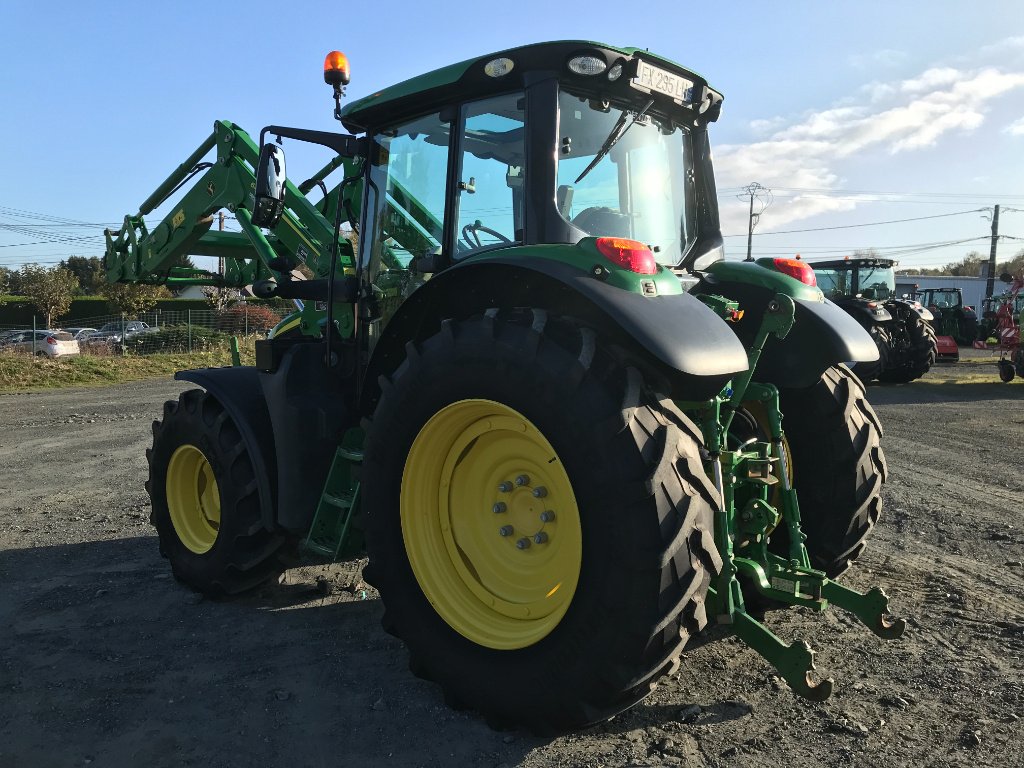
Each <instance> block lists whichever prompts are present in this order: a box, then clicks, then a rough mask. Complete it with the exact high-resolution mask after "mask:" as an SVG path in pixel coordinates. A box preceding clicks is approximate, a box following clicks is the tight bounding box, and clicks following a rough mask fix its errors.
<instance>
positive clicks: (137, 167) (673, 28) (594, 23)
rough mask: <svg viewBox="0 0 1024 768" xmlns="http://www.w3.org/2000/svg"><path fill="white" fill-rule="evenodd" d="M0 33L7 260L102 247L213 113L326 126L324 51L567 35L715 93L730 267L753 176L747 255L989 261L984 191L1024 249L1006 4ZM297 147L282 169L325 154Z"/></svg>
mask: <svg viewBox="0 0 1024 768" xmlns="http://www.w3.org/2000/svg"><path fill="white" fill-rule="evenodd" d="M0 34H2V35H3V43H2V44H0V135H2V136H3V137H4V139H5V140H4V142H3V144H2V145H0V147H2V149H0V152H2V154H3V158H2V163H0V168H2V169H3V183H2V184H0V266H7V267H12V268H17V267H19V266H20V265H22V264H23V263H26V262H36V263H40V264H43V265H47V266H49V265H52V264H56V263H57V262H58V261H59V260H61V259H62V258H66V257H68V256H70V255H81V256H100V255H102V251H103V238H102V229H103V227H105V226H118V225H119V224H120V222H121V221H122V220H123V218H124V216H125V215H126V214H129V213H134V212H136V211H137V210H138V207H139V204H140V203H141V202H142V201H143V200H144V199H145V198H146V197H147V196H148V195H149V194H150V193H151V192H152V191H153V190H154V189H155V188H156V187H157V186H158V185H159V184H160V182H162V181H163V179H164V178H165V177H166V176H168V175H169V174H170V173H171V171H173V170H174V168H175V167H176V166H177V165H178V164H179V163H181V162H182V161H184V160H185V159H186V158H187V157H188V155H189V154H191V152H192V151H193V150H194V149H195V148H196V147H197V146H198V145H199V144H200V143H201V142H202V141H203V140H204V139H205V138H206V137H207V136H208V135H209V133H210V131H211V129H212V125H213V121H214V120H216V119H227V120H231V121H234V122H235V123H238V124H239V125H241V126H242V127H244V128H246V129H247V130H248V131H249V132H250V133H251V134H253V135H255V134H258V132H259V130H260V128H261V127H262V126H263V125H266V124H271V123H276V124H280V125H294V126H301V127H308V128H317V129H322V130H335V129H337V128H338V125H337V123H336V122H335V121H334V120H333V118H332V108H333V101H332V99H331V98H330V89H329V87H328V86H326V85H325V84H324V83H323V78H322V75H321V72H322V62H323V57H324V55H325V54H326V53H327V52H328V51H330V50H332V49H340V50H342V51H344V52H345V53H346V54H347V55H348V58H349V61H350V63H351V69H352V83H351V85H350V86H349V88H348V94H349V98H351V99H355V98H359V97H361V96H364V95H367V94H370V93H373V92H375V91H377V90H379V89H380V88H382V87H385V86H387V85H391V84H393V83H396V82H399V81H402V80H405V79H407V78H409V77H412V76H414V75H416V74H420V73H423V72H426V71H429V70H431V69H435V68H438V67H441V66H444V65H446V64H450V63H454V62H457V61H462V60H464V59H468V58H472V57H475V56H478V55H479V56H482V55H485V54H487V53H490V52H493V51H498V50H501V49H505V48H510V47H514V46H517V45H523V44H527V43H532V42H541V41H544V40H562V39H580V40H597V41H602V42H607V43H610V44H612V45H616V46H622V47H626V46H636V47H641V48H649V49H650V50H651V51H654V52H657V53H659V54H660V55H663V56H665V57H667V58H670V59H674V60H675V61H678V62H680V63H681V64H683V65H685V66H687V67H689V68H691V69H693V70H695V71H697V72H699V73H701V74H702V75H704V76H705V77H707V79H708V80H709V82H710V83H711V85H712V86H713V87H714V88H716V89H717V90H720V91H721V92H722V93H723V94H724V96H725V102H724V108H723V111H722V116H721V118H720V119H719V121H718V122H717V123H716V124H714V125H713V126H712V127H711V137H712V143H713V146H714V158H715V169H716V176H717V180H718V188H719V204H720V208H721V216H722V231H723V234H724V235H726V254H727V257H728V258H742V257H744V256H745V255H746V242H747V235H746V233H747V216H748V209H749V198H748V197H745V196H744V193H743V190H744V188H746V187H748V185H750V184H751V183H753V182H757V183H759V184H760V185H762V186H763V187H766V188H768V189H770V190H771V193H770V195H769V194H768V193H762V195H761V196H760V197H761V198H763V199H759V200H758V201H757V202H756V203H755V210H757V209H758V208H760V207H761V204H762V202H768V201H769V198H770V204H769V205H768V206H767V207H766V208H764V210H763V212H762V213H761V215H760V217H759V219H758V223H757V227H756V229H755V234H754V238H753V249H754V256H755V257H756V256H793V255H795V254H800V255H801V256H802V257H803V258H805V259H810V260H813V259H823V258H841V257H843V256H844V255H848V254H851V253H853V252H854V251H855V250H864V249H867V248H875V249H877V250H878V252H879V253H881V254H883V255H889V256H892V257H893V258H896V259H898V260H899V262H900V268H912V267H925V266H938V265H942V264H947V263H950V262H953V261H956V260H959V259H961V258H962V257H963V256H965V255H966V254H967V253H969V252H971V251H978V252H981V253H983V254H984V255H986V256H987V255H988V252H989V247H990V240H989V237H990V234H991V215H992V208H993V206H994V205H996V204H998V205H1000V207H1001V211H1000V221H999V232H1000V234H1001V235H1002V237H1001V239H1000V241H999V243H998V257H999V259H1000V260H1005V259H1008V258H1010V257H1011V256H1013V254H1015V253H1017V252H1018V251H1020V250H1022V249H1024V12H1022V10H1021V7H1020V3H1019V0H992V2H989V3H986V4H983V5H979V4H976V3H967V2H949V1H947V0H939V1H933V2H923V1H918V0H908V1H907V2H899V3H896V2H891V0H890V2H875V1H874V0H863V1H861V2H857V3H853V2H845V3H841V2H809V1H804V0H796V1H794V2H777V3H763V2H761V3H754V2H745V1H744V0H735V1H734V2H729V3H711V2H703V3H692V2H685V0H676V1H675V2H664V1H663V0H648V2H645V3H611V2H605V1H604V0H601V1H600V2H599V1H597V0H594V1H593V2H589V3H587V2H581V1H580V0H573V2H568V3H563V4H557V3H552V2H551V1H550V0H547V1H546V2H541V1H539V0H517V1H516V2H508V3H503V4H502V3H487V4H483V3H477V2H474V3H470V2H463V1H461V0H457V1H454V2H449V3H446V4H424V3H422V2H416V3H412V2H408V1H407V0H398V1H397V2H391V3H381V2H377V3H352V4H346V3H337V2H334V3H322V2H308V3H293V4H285V3H280V2H275V3H269V2H263V1H262V0H256V1H254V2H247V3H244V4H211V3H197V2H189V1H188V0H178V1H177V2H174V3H137V2H133V3H121V2H102V1H101V2H97V3H81V2H74V3H72V2H67V0H56V1H55V2H54V1H51V2H25V1H24V0H0ZM298 159H299V161H300V163H307V165H306V166H305V167H300V168H298V169H297V170H295V171H294V172H293V173H292V175H293V177H294V178H298V177H302V178H305V176H304V175H303V172H307V171H308V172H312V171H313V170H315V169H316V168H318V167H319V166H320V165H321V164H322V163H323V162H326V160H327V159H328V158H327V157H325V156H321V157H316V158H312V157H310V158H308V160H307V159H306V158H305V157H304V156H303V155H301V154H299V155H298ZM294 168H295V163H294V161H293V154H292V151H291V150H289V170H290V171H293V169H294ZM307 175H308V173H307ZM168 210H169V208H168V207H167V206H164V207H162V208H160V209H158V211H157V212H156V217H154V218H150V219H148V221H149V222H150V224H151V226H152V225H154V224H156V223H157V222H158V221H159V218H158V217H160V216H162V215H164V214H166V212H167V211H168ZM908 220H909V221H908ZM893 222H899V223H893Z"/></svg>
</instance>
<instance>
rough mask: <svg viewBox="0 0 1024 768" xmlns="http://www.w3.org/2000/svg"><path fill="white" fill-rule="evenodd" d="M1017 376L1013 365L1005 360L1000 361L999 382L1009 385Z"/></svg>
mask: <svg viewBox="0 0 1024 768" xmlns="http://www.w3.org/2000/svg"><path fill="white" fill-rule="evenodd" d="M1015 376H1016V372H1015V371H1014V370H1013V363H1011V362H1010V361H1009V360H1006V359H1005V358H1004V359H1002V360H1000V361H999V380H1000V381H1001V382H1003V383H1004V384H1009V383H1010V382H1011V381H1013V379H1014V377H1015Z"/></svg>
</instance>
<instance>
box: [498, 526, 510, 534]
mask: <svg viewBox="0 0 1024 768" xmlns="http://www.w3.org/2000/svg"><path fill="white" fill-rule="evenodd" d="M498 535H499V536H511V535H512V526H511V525H503V526H501V528H499V529H498Z"/></svg>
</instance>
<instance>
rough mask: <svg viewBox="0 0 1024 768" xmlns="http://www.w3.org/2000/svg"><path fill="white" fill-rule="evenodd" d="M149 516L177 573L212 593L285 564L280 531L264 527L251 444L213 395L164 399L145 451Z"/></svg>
mask: <svg viewBox="0 0 1024 768" xmlns="http://www.w3.org/2000/svg"><path fill="white" fill-rule="evenodd" d="M146 459H147V461H148V462H149V479H148V480H147V481H146V490H147V491H148V492H149V497H150V501H151V503H152V513H151V515H150V521H151V522H152V523H153V526H154V527H155V528H156V531H157V535H158V536H159V537H160V553H161V554H162V555H164V557H166V558H167V559H168V560H170V562H171V570H172V572H173V573H174V576H175V578H177V579H178V580H179V581H181V582H183V583H185V584H187V585H188V586H190V587H192V589H195V590H196V591H199V592H203V593H205V594H208V595H210V596H211V597H226V596H229V595H235V594H238V593H240V592H244V591H246V590H248V589H251V588H253V587H255V586H258V585H259V584H261V583H262V582H264V581H266V580H267V579H269V578H271V577H273V576H276V575H278V574H279V573H280V572H281V571H282V570H284V565H283V563H282V561H281V560H280V559H279V558H278V553H279V551H280V550H281V548H282V547H283V546H284V544H285V542H286V539H285V537H284V536H282V535H280V534H278V533H275V532H273V531H270V530H268V529H267V528H266V527H264V525H263V522H262V517H261V512H260V500H259V489H258V485H257V483H256V475H255V472H254V470H253V465H252V460H251V459H250V457H249V447H248V446H247V445H246V444H245V441H244V440H243V438H242V436H241V434H240V433H239V431H238V427H237V426H236V425H235V423H234V421H233V420H232V419H231V417H230V415H229V414H228V413H227V412H226V411H225V410H224V407H223V406H222V405H221V404H220V402H219V401H218V400H217V398H215V397H214V396H213V395H211V394H209V393H207V392H204V391H202V390H199V389H190V390H188V391H186V392H183V393H182V394H181V396H180V397H179V398H178V400H177V401H174V400H169V401H167V403H165V404H164V418H163V420H162V421H155V422H153V447H152V449H151V450H147V451H146Z"/></svg>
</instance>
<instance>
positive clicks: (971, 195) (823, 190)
mask: <svg viewBox="0 0 1024 768" xmlns="http://www.w3.org/2000/svg"><path fill="white" fill-rule="evenodd" d="M772 189H774V190H775V191H777V192H796V193H807V192H811V193H818V194H824V195H830V194H842V195H878V196H891V197H941V198H958V199H961V200H968V199H970V200H975V199H977V200H992V199H1005V200H1024V194H1022V195H1006V194H989V193H975V192H879V191H877V190H876V191H872V190H857V189H837V188H829V187H780V186H773V187H772ZM719 191H720V192H723V193H734V192H736V193H738V192H742V191H743V187H723V188H721V189H720V190H719Z"/></svg>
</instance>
